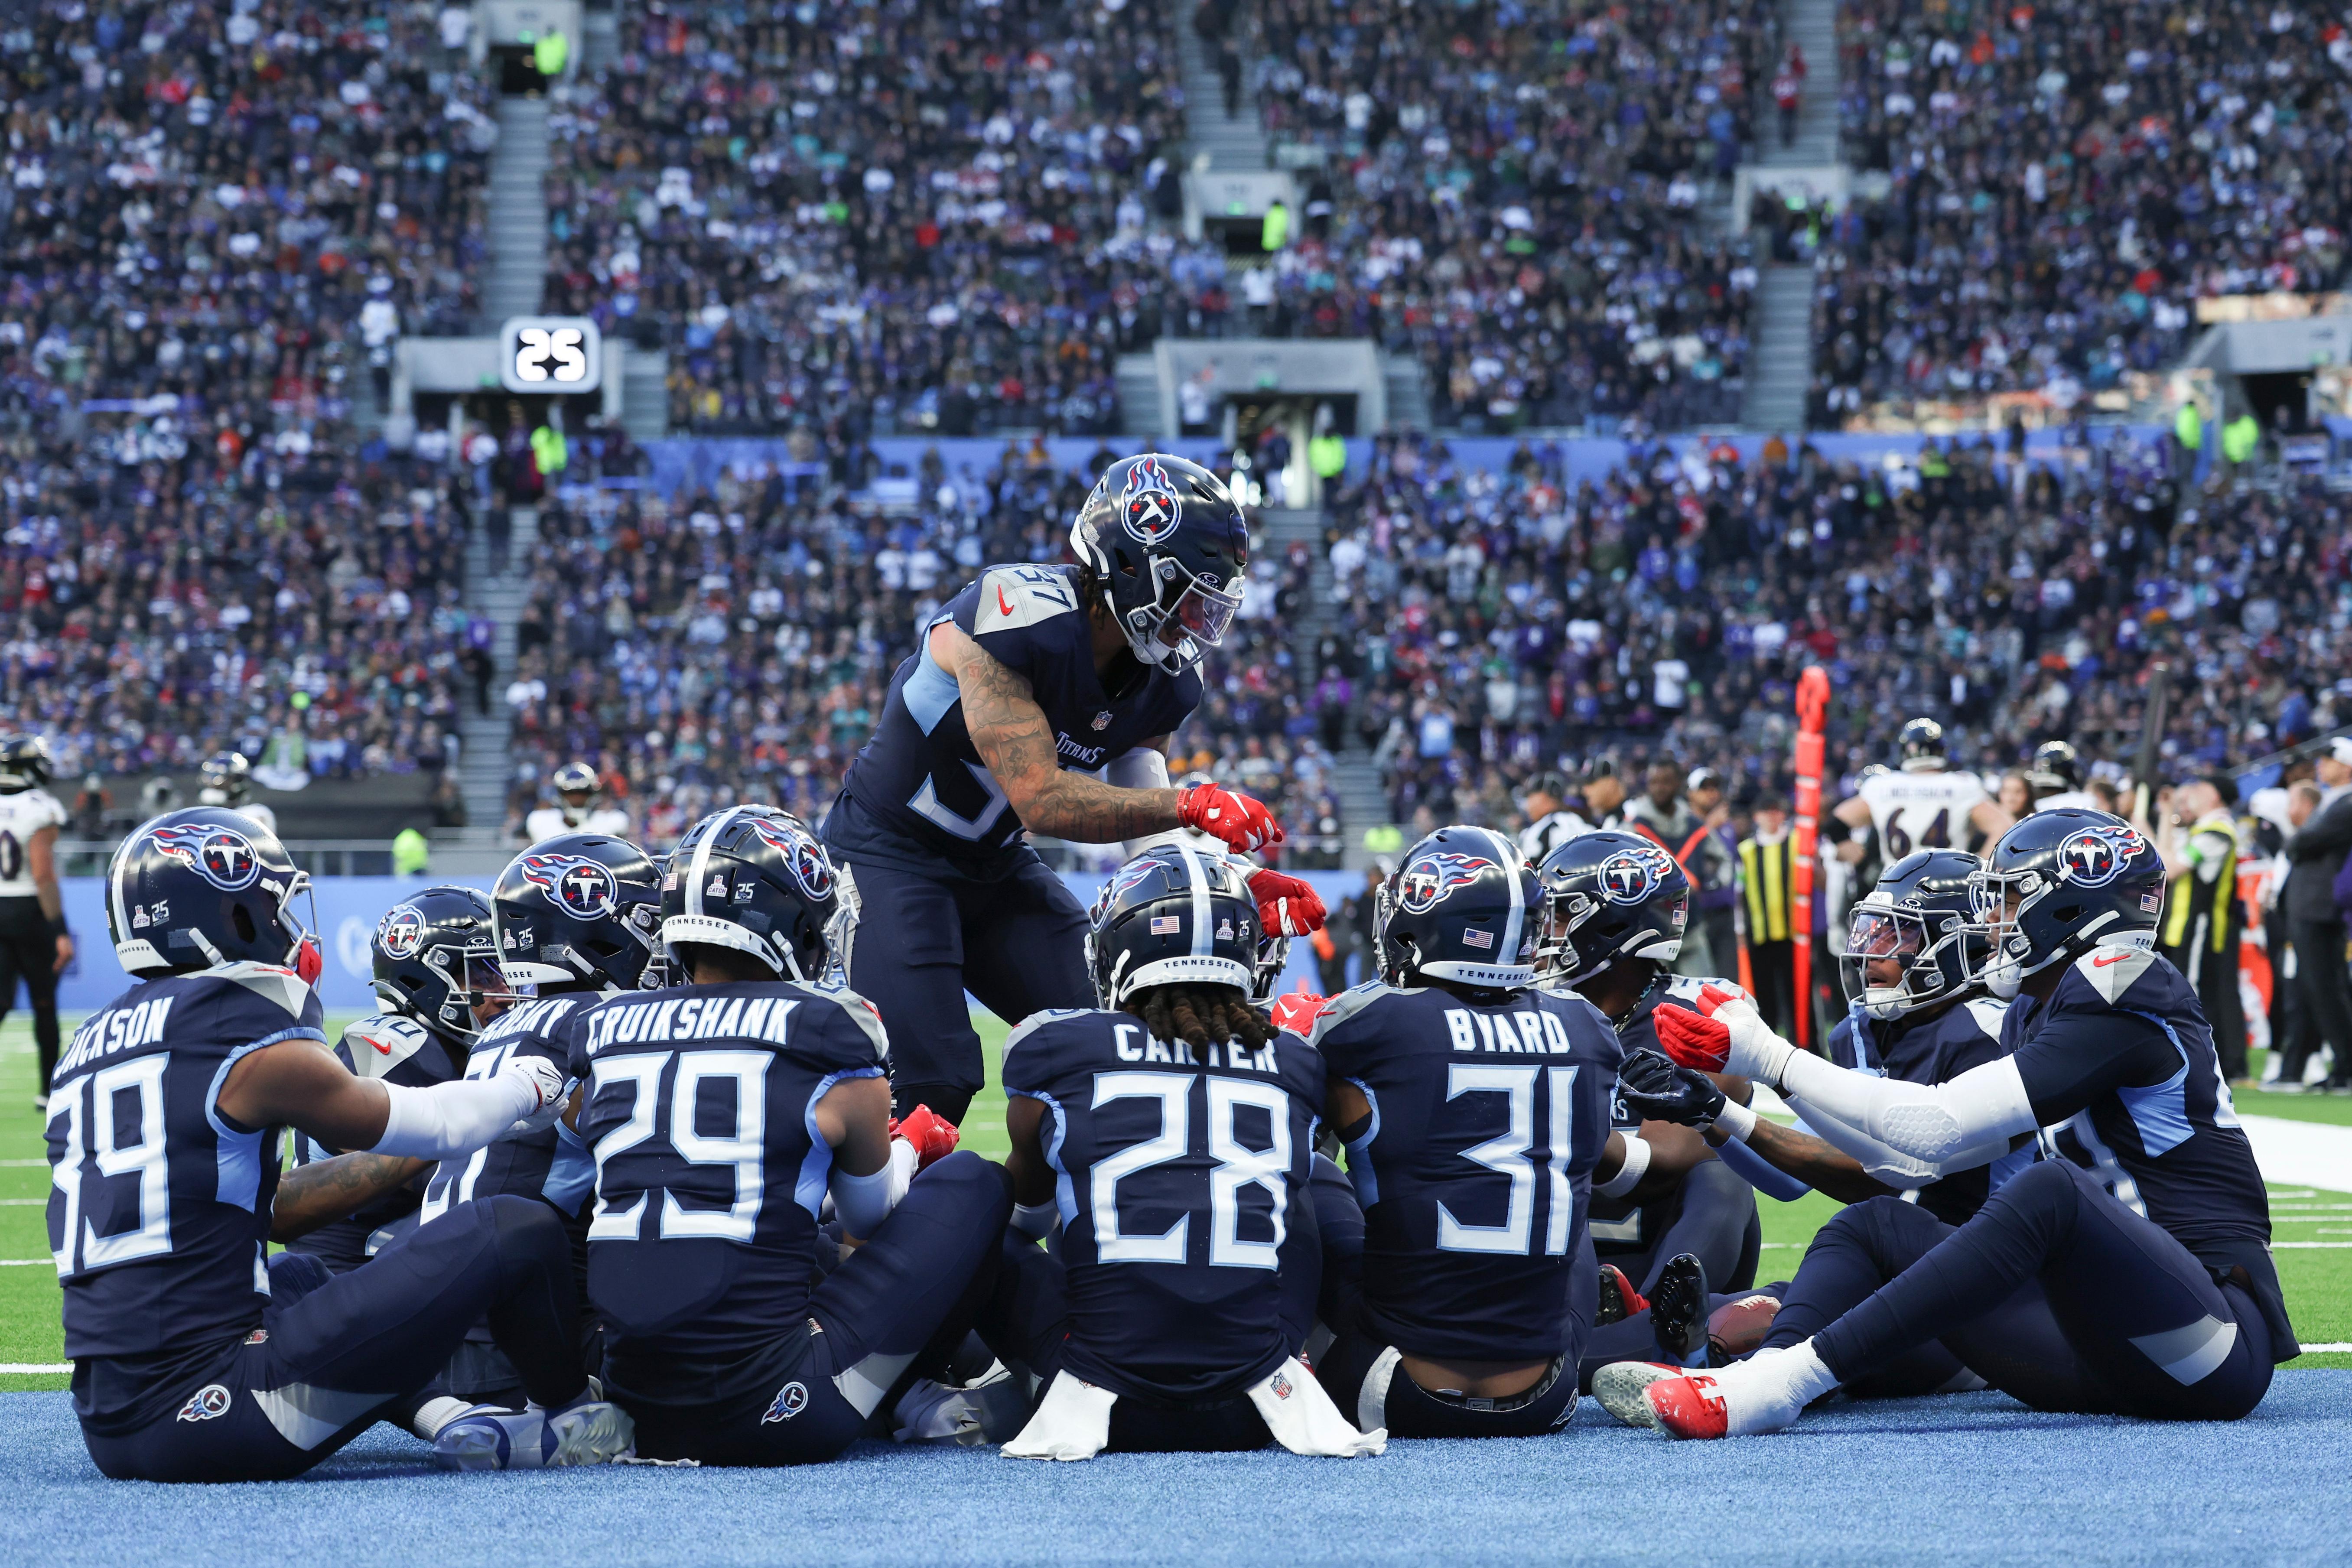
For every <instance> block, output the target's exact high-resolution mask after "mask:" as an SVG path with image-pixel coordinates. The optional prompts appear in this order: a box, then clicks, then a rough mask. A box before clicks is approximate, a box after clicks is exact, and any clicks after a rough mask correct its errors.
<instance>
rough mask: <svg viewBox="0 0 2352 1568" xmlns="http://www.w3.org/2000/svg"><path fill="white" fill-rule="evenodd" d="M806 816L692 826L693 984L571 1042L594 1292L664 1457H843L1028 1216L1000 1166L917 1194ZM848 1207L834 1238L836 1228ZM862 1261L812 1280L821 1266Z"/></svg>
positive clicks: (673, 871) (942, 1353)
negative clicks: (829, 1203)
mask: <svg viewBox="0 0 2352 1568" xmlns="http://www.w3.org/2000/svg"><path fill="white" fill-rule="evenodd" d="M849 918H850V917H849V916H848V914H847V912H846V911H845V910H843V908H842V907H841V904H840V902H839V900H838V899H837V897H836V892H835V874H834V868H833V864H832V862H831V861H830V860H829V859H828V858H826V856H825V852H824V848H823V847H821V846H819V845H818V843H817V841H816V840H815V838H814V837H812V836H811V835H810V833H809V831H808V829H807V828H806V826H803V824H802V823H801V821H800V819H799V818H797V817H795V816H792V815H790V814H789V813H786V812H782V811H779V810H776V809H775V808H773V807H772V806H760V805H740V806H735V807H732V808H730V809H729V810H726V811H722V812H719V813H717V814H716V815H714V816H708V817H705V818H704V819H703V820H702V821H700V822H698V823H697V824H695V826H693V827H692V828H691V829H690V830H688V833H687V835H686V837H684V838H683V839H681V840H680V841H679V843H678V847H677V850H676V852H675V853H673V854H672V855H671V857H670V860H669V868H668V870H667V873H666V874H665V875H664V877H663V879H662V924H661V940H662V943H663V945H664V946H665V947H666V948H667V950H668V952H669V954H670V956H671V959H672V961H673V962H674V963H676V964H677V966H678V968H679V971H680V972H681V973H684V974H685V975H686V977H687V983H686V984H681V985H674V986H671V987H669V988H668V989H667V990H662V991H652V992H644V993H633V994H625V995H620V996H614V997H611V998H608V999H607V1000H605V1001H604V1002H602V1003H600V1004H598V1005H596V1006H595V1007H594V1008H593V1009H591V1010H590V1011H589V1012H588V1013H587V1014H586V1015H585V1016H584V1017H583V1020H582V1021H581V1023H580V1025H579V1026H578V1027H577V1028H576V1029H574V1030H573V1031H572V1034H571V1039H572V1063H571V1066H572V1073H573V1075H574V1076H575V1077H579V1078H582V1079H585V1080H586V1088H585V1089H584V1092H583V1100H582V1101H581V1104H580V1110H579V1132H580V1135H581V1137H582V1139H583V1140H584V1141H585V1142H586V1143H587V1145H588V1147H589V1149H590V1151H591V1152H593V1156H594V1159H595V1167H596V1202H595V1209H594V1214H593V1218H592V1219H591V1221H590V1222H589V1226H588V1295H589V1299H590V1300H592V1301H593V1303H594V1305H595V1308H596V1311H597V1314H598V1315H599V1317H601V1318H602V1319H603V1321H604V1326H605V1335H606V1339H605V1347H606V1348H605V1360H604V1376H605V1381H606V1383H607V1384H609V1385H610V1386H611V1388H612V1391H613V1397H614V1400H615V1401H616V1402H618V1403H619V1404H620V1405H621V1406H622V1407H623V1408H624V1409H626V1410H627V1411H629V1412H630V1413H631V1414H632V1415H635V1417H636V1421H637V1444H638V1450H639V1452H640V1453H642V1454H644V1455H645V1456H646V1457H648V1458H661V1459H694V1460H698V1461H700V1462H701V1463H704V1464H720V1465H794V1464H806V1463H811V1462H814V1461H817V1460H823V1459H830V1458H833V1457H834V1456H835V1455H836V1454H838V1453H840V1452H841V1451H842V1449H844V1448H845V1447H848V1446H849V1445H850V1444H851V1443H852V1442H853V1441H855V1440H856V1438H857V1437H859V1436H862V1435H863V1434H864V1433H865V1432H866V1426H867V1422H868V1419H869V1418H870V1417H872V1416H873V1415H875V1413H876V1412H877V1410H885V1411H887V1410H891V1409H894V1408H895V1407H896V1405H897V1404H898V1399H899V1397H900V1395H901V1394H904V1393H905V1392H906V1391H907V1390H908V1388H910V1387H911V1386H912V1385H913V1384H914V1383H915V1381H916V1379H917V1377H918V1376H919V1374H920V1373H923V1372H925V1371H927V1370H930V1369H932V1368H933V1367H934V1365H935V1364H936V1365H937V1366H941V1367H943V1366H944V1364H945V1363H946V1362H947V1361H948V1359H949V1357H950V1354H951V1353H952V1352H953V1351H954V1350H955V1348H956V1346H957V1344H958V1343H959V1342H961V1339H962V1338H963V1336H964V1334H965V1333H966V1332H967V1331H969V1330H970V1327H971V1322H970V1310H969V1309H970V1307H971V1304H972V1303H971V1300H970V1298H971V1296H972V1294H973V1293H974V1292H975V1291H976V1289H982V1288H984V1287H985V1285H986V1283H987V1281H988V1278H989V1275H988V1274H987V1273H986V1272H984V1271H985V1270H988V1269H991V1268H992V1265H993V1260H994V1258H995V1254H996V1250H997V1247H998V1245H999V1238H1000V1237H1002V1236H1003V1230H1004V1223H1005V1220H1006V1218H1007V1216H1008V1215H1010V1214H1011V1212H1012V1206H1013V1205H1012V1196H1011V1192H1010V1189H1009V1186H1008V1184H1007V1183H1006V1181H1005V1177H1004V1172H1003V1168H1002V1167H1000V1166H998V1165H995V1164H993V1163H991V1162H989V1161H986V1160H982V1159H981V1158H980V1157H979V1156H978V1155H976V1154H969V1153H959V1154H949V1155H947V1156H946V1157H945V1158H943V1159H940V1161H939V1162H938V1163H936V1164H935V1165H933V1166H932V1167H930V1168H929V1170H928V1171H925V1172H924V1173H923V1174H922V1179H921V1180H920V1181H917V1182H913V1184H912V1185H911V1186H909V1185H908V1183H909V1180H910V1179H911V1177H912V1176H913V1174H914V1172H915V1168H916V1165H917V1163H918V1158H919V1157H918V1154H917V1152H916V1150H915V1149H914V1147H913V1146H912V1145H911V1144H910V1143H908V1142H905V1141H903V1140H901V1141H898V1142H894V1141H893V1140H892V1138H891V1135H890V1091H889V1086H888V1084H887V1082H886V1081H885V1079H884V1078H883V1068H884V1050H885V1047H884V1043H883V1033H882V1025H881V1021H880V1020H879V1019H878V1018H877V1017H876V1016H875V1014H874V1010H873V1008H871V1007H870V1006H868V1005H866V1002H865V1000H864V999H863V998H861V997H859V996H858V995H856V994H855V993H853V992H850V991H846V990H844V989H842V988H840V987H838V986H836V985H834V984H829V983H828V982H827V980H826V978H825V977H826V974H827V972H828V970H829V969H831V968H832V966H833V963H834V955H835V952H837V951H839V949H838V945H837V944H838V943H839V942H841V941H843V940H845V937H846V931H845V930H844V929H843V928H845V926H846V925H847V923H848V920H849ZM828 1189H829V1190H830V1191H831V1193H832V1195H833V1200H834V1205H835V1212H836V1213H837V1214H838V1215H840V1219H841V1226H842V1236H841V1239H840V1242H839V1243H838V1244H835V1243H834V1242H833V1241H831V1240H829V1239H828V1238H827V1237H825V1236H824V1234H823V1233H822V1232H821V1231H820V1230H819V1228H818V1213H819V1209H820V1207H821V1205H823V1203H824V1198H825V1194H826V1193H827V1191H828ZM821 1248H823V1249H828V1250H835V1251H844V1250H845V1251H847V1252H848V1253H849V1256H848V1257H846V1258H843V1259H842V1260H841V1262H840V1263H839V1266H838V1267H837V1268H833V1269H832V1271H831V1272H830V1273H829V1274H828V1275H827V1276H826V1277H825V1278H824V1281H823V1283H821V1284H818V1285H815V1286H814V1288H812V1286H811V1276H812V1275H813V1274H814V1273H816V1272H817V1271H818V1269H819V1268H820V1249H821Z"/></svg>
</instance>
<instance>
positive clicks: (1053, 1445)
mask: <svg viewBox="0 0 2352 1568" xmlns="http://www.w3.org/2000/svg"><path fill="white" fill-rule="evenodd" d="M1116 1404H1118V1394H1113V1393H1112V1392H1111V1391H1110V1390H1109V1389H1108V1388H1097V1387H1096V1386H1095V1385H1094V1384H1091V1383H1081V1382H1079V1381H1078V1380H1077V1379H1076V1378H1075V1377H1072V1376H1071V1375H1070V1374H1069V1373H1066V1372H1057V1373H1055V1374H1054V1383H1053V1386H1052V1387H1050V1388H1048V1389H1046V1390H1045V1398H1044V1399H1042V1400H1040V1401H1039V1402H1038V1404H1037V1413H1036V1414H1035V1415H1032V1416H1031V1417H1029V1425H1027V1426H1024V1427H1023V1428H1021V1436H1018V1437H1015V1438H1013V1441H1011V1442H1010V1443H1007V1444H1005V1445H1004V1447H1002V1448H999V1449H998V1450H997V1452H998V1453H1000V1454H1003V1456H1004V1457H1005V1458H1008V1459H1091V1458H1094V1457H1095V1456H1096V1455H1097V1454H1099V1453H1101V1452H1102V1451H1103V1448H1104V1447H1105V1446H1106V1445H1108V1443H1109V1442H1110V1407H1111V1406H1112V1405H1116Z"/></svg>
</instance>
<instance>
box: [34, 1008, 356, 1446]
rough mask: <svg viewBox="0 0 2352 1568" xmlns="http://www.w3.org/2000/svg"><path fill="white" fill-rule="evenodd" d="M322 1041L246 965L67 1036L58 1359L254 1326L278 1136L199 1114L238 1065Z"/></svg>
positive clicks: (161, 1351)
mask: <svg viewBox="0 0 2352 1568" xmlns="http://www.w3.org/2000/svg"><path fill="white" fill-rule="evenodd" d="M326 1038H327V1033H326V1030H325V1029H324V1027H322V1026H321V1015H320V1007H319V998H318V996H317V994H314V993H313V992H312V991H311V990H310V987H309V986H307V985H305V984H302V981H301V979H300V978H299V976H298V975H296V974H295V973H294V972H293V971H292V970H290V969H281V968H278V967H277V966H275V965H272V964H262V963H231V964H224V965H222V966H220V967H219V968H216V969H212V970H207V971H205V973H200V974H185V975H174V976H169V977H166V978H163V979H157V980H148V981H142V982H141V983H139V984H134V985H132V986H131V989H130V990H128V991H125V992H124V993H123V994H121V995H120V996H118V997H116V998H115V999H114V1000H113V1001H112V1002H110V1003H109V1004H108V1005H106V1006H104V1007H101V1008H100V1009H99V1010H98V1011H97V1012H95V1013H92V1014H91V1015H90V1016H89V1018H87V1019H86V1020H84V1021H83V1023H82V1026H81V1027H80V1028H79V1029H76V1030H75V1031H74V1037H73V1041H72V1043H71V1044H70V1045H69V1046H68V1047H67V1048H66V1050H65V1051H64V1053H63V1054H62V1055H61V1056H60V1057H59V1058H58V1067H57V1071H56V1072H55V1073H54V1074H53V1075H52V1076H51V1078H50V1080H49V1110H48V1151H49V1165H50V1184H51V1185H50V1192H49V1204H48V1219H49V1250H50V1251H51V1252H52V1253H53V1254H54V1255H55V1256H56V1258H57V1265H58V1279H59V1280H60V1282H61V1283H62V1284H63V1286H64V1289H65V1329H66V1354H67V1355H68V1356H70V1357H73V1358H75V1359H76V1360H80V1359H81V1358H83V1357H86V1356H103V1357H138V1358H150V1359H155V1358H163V1357H167V1356H168V1355H169V1354H171V1353H173V1352H204V1351H207V1350H211V1349H216V1348H217V1347H218V1346H219V1345H220V1344H221V1342H224V1341H233V1340H235V1339H236V1338H238V1337H240V1336H242V1335H244V1334H246V1333H247V1332H249V1331H251V1330H253V1329H255V1328H257V1327H259V1326H260V1323H261V1308H262V1303H263V1302H264V1301H265V1300H268V1295H269V1270H268V1241H269V1205H270V1200H271V1199H272V1198H273V1197H274V1196H275V1195H276V1194H277V1191H278V1129H277V1128H274V1127H243V1126H239V1125H237V1124H236V1123H235V1122H233V1121H229V1120H228V1119H227V1118H226V1117H224V1116H222V1115H221V1114H220V1112H219V1110H217V1109H216V1107H215V1103H214V1102H215V1100H216V1099H217V1097H218V1096H219V1094H220V1089H221V1085H222V1084H223V1083H224V1082H225V1081H226V1079H227V1078H228V1072H229V1068H230V1067H231V1066H232V1065H234V1064H235V1063H236V1061H237V1060H238V1059H239V1058H242V1057H244V1056H245V1055H246V1054H247V1052H249V1051H254V1050H258V1049H259V1048H260V1047H264V1046H268V1045H275V1044H276V1043H278V1041H280V1040H294V1039H304V1040H317V1041H319V1042H320V1043H321V1044H324V1043H325V1041H326ZM83 1413H84V1414H85V1415H89V1414H92V1413H93V1412H90V1411H88V1410H85V1411H84V1412H83Z"/></svg>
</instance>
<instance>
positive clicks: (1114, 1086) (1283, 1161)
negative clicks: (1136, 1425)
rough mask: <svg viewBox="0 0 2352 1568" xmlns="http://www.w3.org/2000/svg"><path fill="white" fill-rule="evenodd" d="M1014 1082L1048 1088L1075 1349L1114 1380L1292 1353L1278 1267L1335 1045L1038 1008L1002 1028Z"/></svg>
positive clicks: (1234, 1385) (1257, 1373)
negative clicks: (1202, 1032) (1163, 1033)
mask: <svg viewBox="0 0 2352 1568" xmlns="http://www.w3.org/2000/svg"><path fill="white" fill-rule="evenodd" d="M1003 1079H1004V1092H1005V1093H1006V1094H1008V1095H1025V1096H1027V1097H1029V1098H1030V1099H1033V1100H1039V1101H1041V1102H1042V1103H1043V1104H1044V1106H1045V1124H1044V1126H1043V1128H1042V1129H1041V1136H1042V1140H1043V1142H1044V1144H1045V1150H1046V1160H1047V1161H1048V1163H1051V1164H1052V1166H1053V1168H1054V1173H1055V1201H1056V1203H1057V1205H1058V1206H1059V1207H1060V1209H1061V1213H1062V1225H1063V1230H1062V1242H1061V1253H1062V1262H1063V1264H1064V1266H1065V1268H1066V1269H1067V1271H1068V1284H1067V1291H1068V1300H1069V1309H1070V1336H1069V1340H1068V1342H1067V1344H1066V1349H1065V1361H1066V1364H1067V1365H1068V1367H1069V1369H1070V1371H1071V1372H1072V1373H1074V1374H1075V1375H1076V1376H1078V1377H1080V1378H1083V1379H1085V1380H1086V1381H1087V1382H1088V1383H1091V1384H1097V1385H1098V1386H1100V1387H1103V1388H1108V1389H1110V1390H1111V1391H1113V1392H1114V1393H1117V1394H1126V1395H1129V1396H1131V1397H1139V1398H1156V1399H1160V1400H1165V1401H1171V1402H1177V1403H1182V1402H1186V1401H1202V1400H1213V1399H1216V1398H1219V1397H1222V1396H1226V1395H1230V1394H1237V1393H1238V1392H1240V1391H1241V1390H1243V1389H1245V1388H1247V1387H1249V1386H1250V1385H1251V1384H1255V1383H1256V1382H1257V1381H1258V1380H1259V1379H1260V1378H1263V1377H1265V1375H1266V1374H1267V1373H1271V1372H1273V1371H1274V1370H1275V1369H1276V1367H1278V1366H1280V1365H1281V1364H1282V1363H1283V1360H1284V1359H1285V1358H1286V1356H1288V1355H1289V1353H1290V1352H1289V1349H1288V1347H1287V1346H1286V1344H1285V1343H1284V1340H1283V1331H1282V1322H1281V1312H1280V1307H1281V1303H1280V1300H1279V1296H1278V1292H1277V1290H1276V1268H1278V1266H1279V1264H1278V1255H1279V1253H1280V1252H1281V1249H1282V1246H1283V1242H1284V1240H1285V1238H1286V1237H1287V1236H1288V1235H1289V1232H1290V1226H1291V1225H1292V1223H1293V1216H1294V1215H1295V1213H1296V1212H1297V1211H1296V1210H1295V1209H1294V1208H1293V1206H1292V1205H1294V1204H1303V1203H1306V1202H1307V1175H1308V1173H1309V1172H1310V1170H1311V1168H1312V1165H1313V1162H1314V1157H1315V1122H1316V1109H1317V1107H1318V1105H1319V1104H1320V1103H1321V1101H1322V1098H1323V1063H1322V1058H1320V1057H1319V1056H1318V1055H1317V1053H1316V1051H1315V1048H1314V1047H1312V1046H1309V1045H1308V1044H1307V1042H1306V1041H1304V1040H1302V1039H1300V1038H1299V1037H1297V1036H1296V1035H1292V1034H1287V1033H1281V1032H1277V1033H1276V1036H1275V1037H1274V1038H1273V1039H1272V1040H1271V1041H1269V1042H1268V1043H1267V1044H1265V1045H1264V1046H1261V1047H1257V1048H1255V1050H1253V1049H1252V1048H1250V1047H1247V1046H1245V1045H1243V1044H1242V1043H1241V1042H1239V1041H1237V1040H1236V1041H1228V1042H1226V1043H1224V1044H1223V1045H1217V1046H1211V1047H1208V1048H1207V1049H1206V1050H1203V1049H1202V1048H1201V1047H1196V1046H1193V1045H1192V1044H1191V1043H1190V1042H1188V1041H1184V1040H1176V1041H1172V1042H1171V1041H1167V1040H1159V1039H1154V1038H1153V1037H1152V1035H1151V1031H1150V1029H1149V1028H1147V1027H1146V1026H1144V1023H1143V1021H1142V1020H1141V1019H1140V1018H1138V1017H1136V1016H1133V1015H1132V1014H1128V1013H1110V1012H1067V1013H1061V1012H1055V1013H1039V1014H1036V1015H1034V1016H1032V1017H1030V1018H1028V1019H1026V1020H1024V1022H1023V1023H1022V1025H1021V1026H1020V1027H1018V1028H1016V1029H1014V1030H1013V1034H1012V1036H1011V1037H1009V1038H1008V1039H1007V1040H1006V1041H1005V1046H1004V1069H1003Z"/></svg>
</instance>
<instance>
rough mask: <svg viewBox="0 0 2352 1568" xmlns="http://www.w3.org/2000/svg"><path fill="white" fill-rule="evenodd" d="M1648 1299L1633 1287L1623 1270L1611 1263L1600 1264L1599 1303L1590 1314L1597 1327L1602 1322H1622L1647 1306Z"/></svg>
mask: <svg viewBox="0 0 2352 1568" xmlns="http://www.w3.org/2000/svg"><path fill="white" fill-rule="evenodd" d="M1649 1305H1650V1303H1649V1300H1648V1298H1646V1297H1644V1296H1643V1294H1642V1293H1641V1292H1640V1291H1639V1290H1636V1289H1633V1281H1632V1280H1631V1279H1626V1278H1625V1271H1624V1270H1623V1269H1622V1268H1618V1267H1617V1266H1616V1265H1615V1264H1613V1263H1604V1264H1602V1265H1601V1305H1600V1308H1599V1310H1596V1311H1595V1312H1594V1313H1593V1314H1592V1321H1593V1323H1594V1325H1595V1326H1596V1327H1597V1326H1599V1325H1601V1324H1602V1323H1622V1322H1623V1321H1625V1320H1626V1319H1628V1318H1630V1317H1632V1316H1633V1314H1634V1313H1636V1312H1639V1311H1643V1310H1646V1309H1647V1308H1648V1307H1649Z"/></svg>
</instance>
